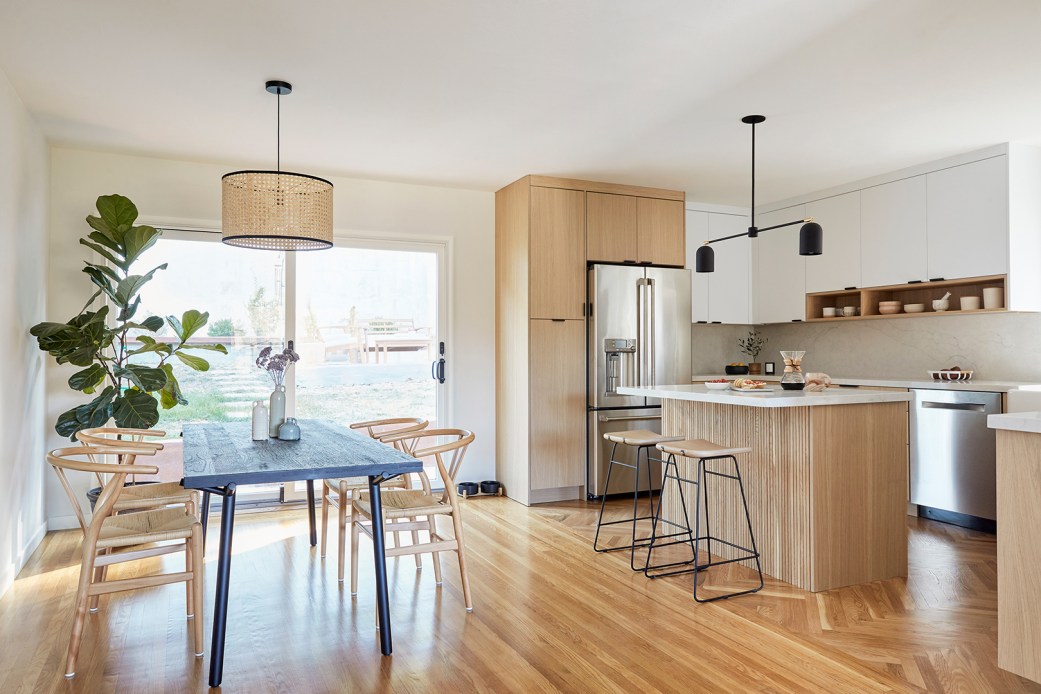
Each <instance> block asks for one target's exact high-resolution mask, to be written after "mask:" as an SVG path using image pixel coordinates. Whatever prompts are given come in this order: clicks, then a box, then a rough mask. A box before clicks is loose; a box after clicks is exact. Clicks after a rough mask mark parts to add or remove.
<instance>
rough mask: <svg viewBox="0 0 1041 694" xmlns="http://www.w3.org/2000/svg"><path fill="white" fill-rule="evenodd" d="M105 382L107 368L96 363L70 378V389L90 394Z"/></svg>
mask: <svg viewBox="0 0 1041 694" xmlns="http://www.w3.org/2000/svg"><path fill="white" fill-rule="evenodd" d="M104 380H105V367H104V366H102V365H101V364H97V363H94V364H91V365H90V366H88V367H87V368H85V369H83V370H82V371H77V372H76V373H74V374H72V375H71V376H69V388H72V389H73V390H82V391H85V392H90V391H92V390H93V389H94V387H96V386H97V385H98V384H99V383H101V382H102V381H104Z"/></svg>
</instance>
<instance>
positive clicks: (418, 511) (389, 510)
mask: <svg viewBox="0 0 1041 694" xmlns="http://www.w3.org/2000/svg"><path fill="white" fill-rule="evenodd" d="M380 500H381V502H382V504H383V517H384V518H407V517H410V516H430V515H434V514H450V513H452V507H451V506H450V505H449V504H446V503H442V501H441V496H440V495H438V496H434V495H432V494H427V493H426V492H424V491H423V490H422V489H388V490H386V491H382V492H381V493H380ZM354 507H355V508H356V509H358V512H359V513H361V514H363V515H364V516H365V517H367V518H372V505H371V504H370V503H369V495H368V493H363V494H360V495H359V496H358V498H357V499H355V500H354Z"/></svg>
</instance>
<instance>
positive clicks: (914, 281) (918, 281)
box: [908, 280, 922, 284]
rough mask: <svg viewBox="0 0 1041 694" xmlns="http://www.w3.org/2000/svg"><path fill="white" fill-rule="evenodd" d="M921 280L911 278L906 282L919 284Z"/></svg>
mask: <svg viewBox="0 0 1041 694" xmlns="http://www.w3.org/2000/svg"><path fill="white" fill-rule="evenodd" d="M921 283H922V280H911V281H910V282H908V284H921Z"/></svg>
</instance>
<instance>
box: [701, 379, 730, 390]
mask: <svg viewBox="0 0 1041 694" xmlns="http://www.w3.org/2000/svg"><path fill="white" fill-rule="evenodd" d="M705 387H706V388H708V389H709V390H726V389H727V388H729V387H730V382H729V381H728V382H726V383H706V384H705Z"/></svg>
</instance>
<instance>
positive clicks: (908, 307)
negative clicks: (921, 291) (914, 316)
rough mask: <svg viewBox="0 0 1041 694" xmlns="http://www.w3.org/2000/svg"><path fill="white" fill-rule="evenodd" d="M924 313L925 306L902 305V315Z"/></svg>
mask: <svg viewBox="0 0 1041 694" xmlns="http://www.w3.org/2000/svg"><path fill="white" fill-rule="evenodd" d="M923 311H925V304H904V313H922V312H923Z"/></svg>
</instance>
